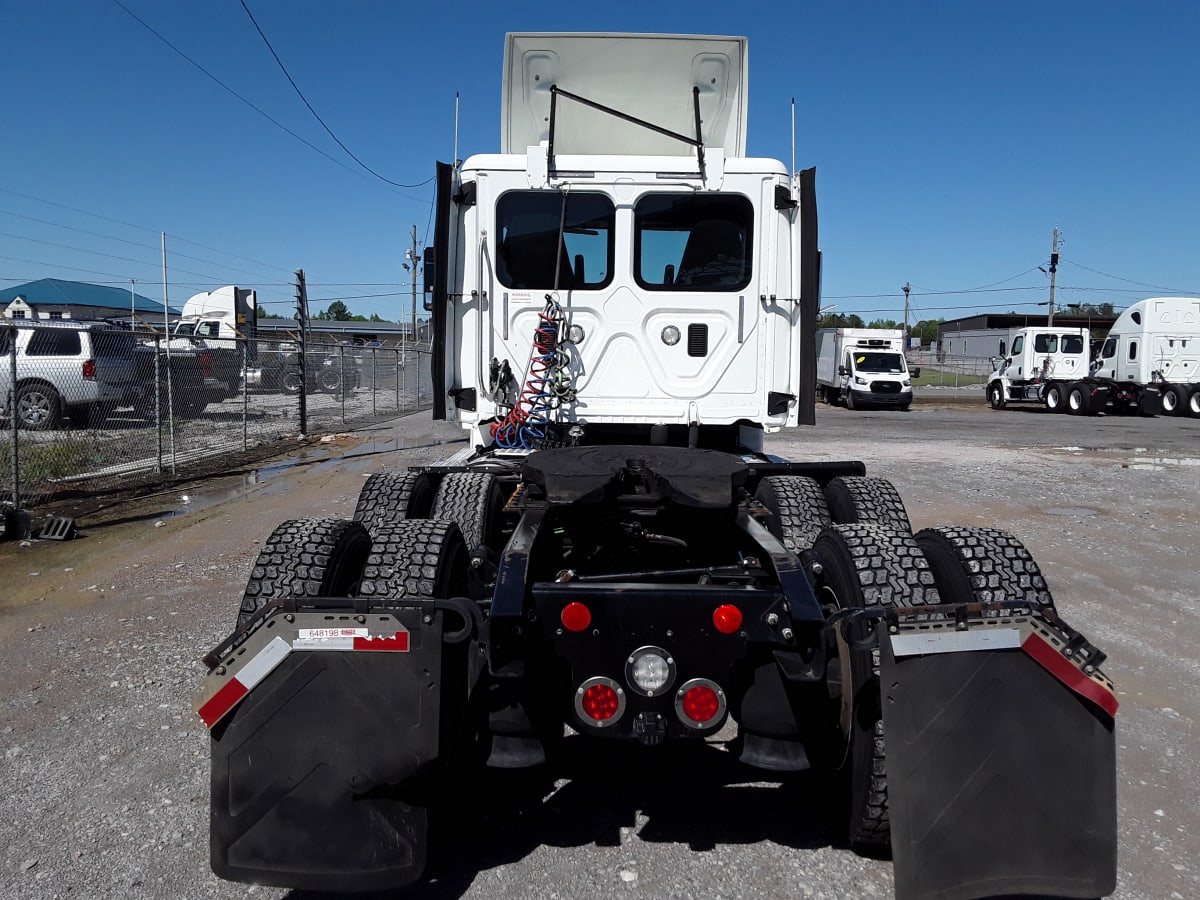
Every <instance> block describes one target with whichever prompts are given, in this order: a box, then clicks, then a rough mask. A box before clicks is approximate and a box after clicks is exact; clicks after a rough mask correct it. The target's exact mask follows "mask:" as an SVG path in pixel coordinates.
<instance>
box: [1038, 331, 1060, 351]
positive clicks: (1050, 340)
mask: <svg viewBox="0 0 1200 900" xmlns="http://www.w3.org/2000/svg"><path fill="white" fill-rule="evenodd" d="M1033 352H1034V353H1057V352H1058V335H1057V334H1035V335H1034V336H1033Z"/></svg>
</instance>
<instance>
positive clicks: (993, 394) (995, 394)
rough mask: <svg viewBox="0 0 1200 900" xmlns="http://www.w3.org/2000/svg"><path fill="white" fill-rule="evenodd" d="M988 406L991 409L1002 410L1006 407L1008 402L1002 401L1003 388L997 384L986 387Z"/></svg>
mask: <svg viewBox="0 0 1200 900" xmlns="http://www.w3.org/2000/svg"><path fill="white" fill-rule="evenodd" d="M988 405H989V406H991V408H992V409H1004V407H1006V406H1008V401H1007V400H1005V399H1004V388H1003V387H1002V386H1001V385H1000V384H999V383H996V384H993V385H990V386H989V387H988Z"/></svg>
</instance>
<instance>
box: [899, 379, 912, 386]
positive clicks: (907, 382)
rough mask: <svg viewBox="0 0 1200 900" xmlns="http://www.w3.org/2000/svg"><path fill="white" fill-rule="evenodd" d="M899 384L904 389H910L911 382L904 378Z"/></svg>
mask: <svg viewBox="0 0 1200 900" xmlns="http://www.w3.org/2000/svg"><path fill="white" fill-rule="evenodd" d="M900 383H901V384H902V385H904V386H905V387H912V381H911V380H909V379H908V378H905V379H904V380H903V381H902V382H900Z"/></svg>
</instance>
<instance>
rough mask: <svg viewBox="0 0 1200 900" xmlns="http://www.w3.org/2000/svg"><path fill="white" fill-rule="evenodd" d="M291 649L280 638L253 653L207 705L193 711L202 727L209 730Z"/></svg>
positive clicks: (273, 669)
mask: <svg viewBox="0 0 1200 900" xmlns="http://www.w3.org/2000/svg"><path fill="white" fill-rule="evenodd" d="M291 652H292V648H291V647H290V646H289V645H288V642H287V641H285V640H284V639H283V638H281V637H277V638H273V639H272V640H271V642H270V643H269V644H267V646H265V647H263V648H262V649H261V650H259V651H258V653H256V654H255V655H254V656H253V657H252V658H251V659H250V661H249V662H247V663H246V664H245V665H244V666H242V670H241V671H240V672H238V673H237V674H236V675H234V676H233V678H231V679H230V680H229V681H228V682H227V683H226V684H224V685H223V686H222V687H221V689H220V690H219V691H217V692H216V693H215V694H213V695H212V697H210V698H209V699H208V702H207V703H205V704H204V705H203V706H201V707H200V708H199V709H198V710H196V712H197V714H198V715H199V716H200V718H201V720H203V722H204V724H205V725H207V726H208V727H209V728H212V727H213V726H214V725H216V724H217V722H219V721H221V719H223V718H224V717H225V715H226V714H227V713H228V712H229V711H230V710H231V709H233V708H234V707H235V706H237V704H238V702H239V701H240V700H241V699H242V698H243V697H245V696H246V695H247V694H248V693H250V689H251V688H253V687H254V686H255V685H256V684H258V683H259V682H260V681H262V680H263V679H264V678H266V677H267V676H268V675H270V674H271V673H272V672H273V671H275V667H276V666H278V665H279V664H280V663H281V662H283V661H284V660H285V659H286V658H287V655H288V654H289V653H291Z"/></svg>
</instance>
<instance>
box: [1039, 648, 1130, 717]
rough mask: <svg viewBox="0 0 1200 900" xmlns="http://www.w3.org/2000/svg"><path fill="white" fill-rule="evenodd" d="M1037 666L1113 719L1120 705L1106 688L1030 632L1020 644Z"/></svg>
mask: <svg viewBox="0 0 1200 900" xmlns="http://www.w3.org/2000/svg"><path fill="white" fill-rule="evenodd" d="M1021 649H1022V650H1024V651H1025V652H1026V653H1028V654H1029V655H1030V656H1031V657H1032V658H1033V660H1034V662H1036V663H1037V664H1038V665H1040V666H1041V667H1042V668H1043V669H1045V670H1046V671H1047V672H1049V673H1050V674H1051V675H1053V676H1054V677H1055V678H1057V679H1058V680H1059V681H1061V682H1062V683H1063V684H1065V685H1066V686H1067V687H1068V688H1070V689H1071V690H1072V691H1074V692H1075V693H1076V694H1078V695H1079V696H1081V697H1084V698H1085V699H1087V700H1090V701H1092V702H1093V703H1095V704H1096V705H1097V706H1099V707H1100V708H1101V709H1102V710H1104V711H1105V712H1106V713H1108V714H1109V715H1110V716H1112V717H1113V718H1116V715H1117V707H1118V706H1119V705H1120V704H1119V703H1118V701H1117V698H1116V695H1115V694H1113V692H1112V691H1110V690H1109V689H1108V688H1106V687H1105V686H1104V685H1102V684H1100V683H1099V682H1097V681H1095V680H1094V679H1092V678H1089V677H1088V676H1087V675H1085V674H1084V673H1083V672H1082V671H1081V670H1080V669H1078V668H1077V667H1076V666H1075V665H1073V664H1072V663H1071V662H1070V661H1069V660H1067V659H1066V658H1065V657H1063V655H1062V654H1061V653H1059V652H1058V651H1057V650H1056V649H1054V647H1052V646H1051V645H1050V642H1049V641H1047V640H1046V639H1045V638H1043V637H1042V636H1041V635H1039V634H1037V633H1036V632H1031V633H1030V635H1029V637H1027V638H1025V640H1024V642H1022V644H1021Z"/></svg>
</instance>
